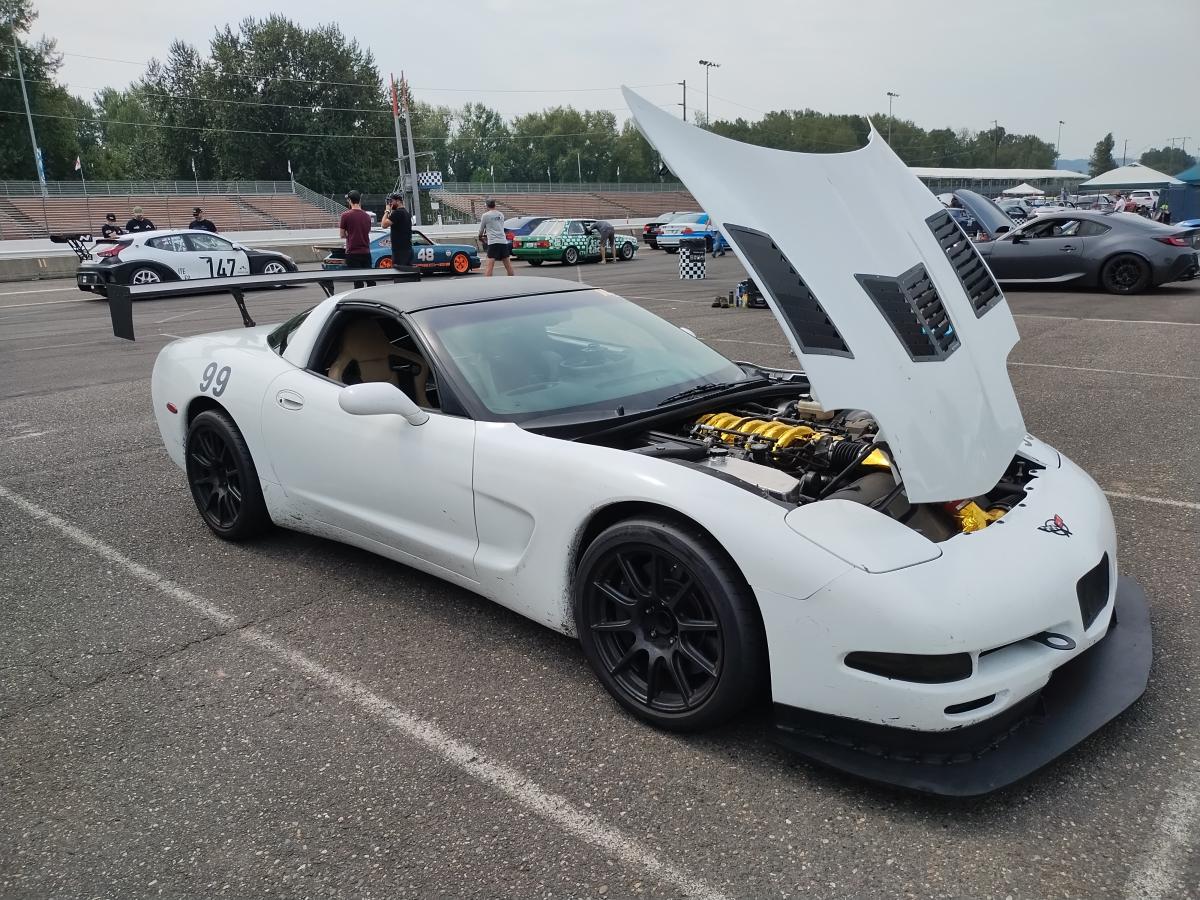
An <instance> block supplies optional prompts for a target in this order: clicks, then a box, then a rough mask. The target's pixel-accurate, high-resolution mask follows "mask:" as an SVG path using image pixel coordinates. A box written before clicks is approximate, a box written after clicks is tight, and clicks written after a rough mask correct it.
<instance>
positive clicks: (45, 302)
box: [0, 297, 96, 310]
mask: <svg viewBox="0 0 1200 900" xmlns="http://www.w3.org/2000/svg"><path fill="white" fill-rule="evenodd" d="M95 302H96V298H95V297H72V298H71V299H70V300H39V301H38V302H37V303H10V304H9V305H7V306H4V305H0V310H5V309H29V307H31V306H57V305H58V304H60V303H95Z"/></svg>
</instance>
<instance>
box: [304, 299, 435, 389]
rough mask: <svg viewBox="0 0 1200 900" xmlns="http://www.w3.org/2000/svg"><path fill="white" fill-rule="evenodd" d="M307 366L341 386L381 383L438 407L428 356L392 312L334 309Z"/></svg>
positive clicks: (433, 377)
mask: <svg viewBox="0 0 1200 900" xmlns="http://www.w3.org/2000/svg"><path fill="white" fill-rule="evenodd" d="M309 368H310V369H311V370H312V371H314V372H316V373H317V374H318V375H323V376H325V377H326V378H329V379H331V380H333V381H336V382H339V383H341V384H345V385H351V384H362V383H364V382H369V381H381V382H385V383H387V384H391V385H394V386H395V387H397V388H399V389H400V390H402V391H403V392H404V393H405V394H407V395H408V396H409V397H410V398H411V399H412V401H413V402H414V403H416V404H417V405H418V406H422V407H424V408H426V409H440V408H441V398H440V396H439V393H438V383H437V378H436V376H435V375H434V372H433V368H432V367H431V366H430V365H429V360H428V359H426V358H425V354H424V353H423V352H422V351H421V348H420V346H419V345H418V344H417V343H416V341H414V340H413V337H412V335H411V334H410V333H409V331H408V329H407V328H405V327H404V325H403V324H402V323H401V322H400V321H399V320H398V319H396V318H395V317H394V316H392V315H388V314H380V313H377V312H375V311H367V310H361V309H343V310H339V311H338V312H337V313H336V314H335V315H334V317H333V318H332V319H331V321H330V324H329V325H328V326H327V328H326V332H325V334H324V335H322V337H321V340H320V341H319V342H318V344H317V347H316V348H315V351H314V353H313V357H312V359H311V360H310V365H309Z"/></svg>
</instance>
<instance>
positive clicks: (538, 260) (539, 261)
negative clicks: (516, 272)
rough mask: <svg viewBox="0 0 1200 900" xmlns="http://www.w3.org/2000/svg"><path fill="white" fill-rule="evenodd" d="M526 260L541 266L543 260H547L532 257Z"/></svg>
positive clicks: (533, 264) (532, 264)
mask: <svg viewBox="0 0 1200 900" xmlns="http://www.w3.org/2000/svg"><path fill="white" fill-rule="evenodd" d="M526 262H528V263H529V264H530V265H531V266H540V265H541V264H542V263H543V262H545V260H544V259H530V260H526Z"/></svg>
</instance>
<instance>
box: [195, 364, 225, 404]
mask: <svg viewBox="0 0 1200 900" xmlns="http://www.w3.org/2000/svg"><path fill="white" fill-rule="evenodd" d="M229 373H230V368H229V366H224V367H222V368H220V369H218V368H217V364H216V363H215V362H210V363H209V364H208V365H207V366H205V367H204V375H203V376H202V377H201V380H200V390H201V392H203V391H207V390H208V389H209V388H212V395H213V396H214V397H220V396H221V395H222V394H223V393H225V388H227V387H228V386H229Z"/></svg>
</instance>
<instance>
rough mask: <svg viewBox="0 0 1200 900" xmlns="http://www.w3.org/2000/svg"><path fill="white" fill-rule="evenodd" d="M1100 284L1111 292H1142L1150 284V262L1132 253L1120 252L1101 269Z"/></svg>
mask: <svg viewBox="0 0 1200 900" xmlns="http://www.w3.org/2000/svg"><path fill="white" fill-rule="evenodd" d="M1100 285H1101V287H1103V288H1104V289H1105V290H1106V291H1108V292H1109V293H1110V294H1140V293H1141V292H1142V291H1144V290H1146V289H1147V288H1148V287H1149V286H1150V264H1149V263H1147V262H1146V261H1145V260H1144V259H1142V258H1141V257H1140V256H1135V255H1134V254H1132V253H1118V254H1117V255H1116V256H1114V257H1113V258H1112V259H1110V260H1109V261H1108V262H1106V263H1105V264H1104V268H1103V269H1102V270H1101V271H1100Z"/></svg>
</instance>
